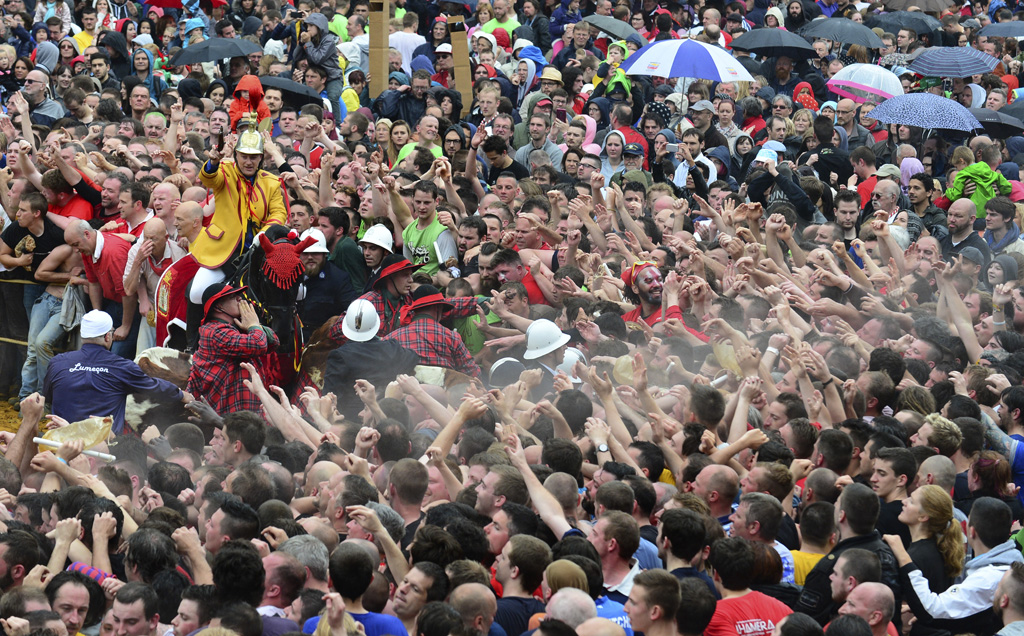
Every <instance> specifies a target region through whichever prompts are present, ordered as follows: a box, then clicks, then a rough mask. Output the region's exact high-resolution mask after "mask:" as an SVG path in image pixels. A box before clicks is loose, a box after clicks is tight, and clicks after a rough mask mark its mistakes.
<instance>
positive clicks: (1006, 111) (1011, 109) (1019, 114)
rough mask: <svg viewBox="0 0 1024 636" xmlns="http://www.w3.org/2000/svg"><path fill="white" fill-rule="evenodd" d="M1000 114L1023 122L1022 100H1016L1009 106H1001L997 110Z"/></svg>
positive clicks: (1023, 105)
mask: <svg viewBox="0 0 1024 636" xmlns="http://www.w3.org/2000/svg"><path fill="white" fill-rule="evenodd" d="M999 112H1000V114H1003V115H1009V116H1010V117H1014V118H1016V119H1019V120H1021V121H1024V99H1018V100H1016V101H1014V102H1013V103H1012V104H1010V105H1009V106H1003V107H1002V108H1000V109H999Z"/></svg>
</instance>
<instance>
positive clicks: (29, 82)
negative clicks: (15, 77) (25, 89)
mask: <svg viewBox="0 0 1024 636" xmlns="http://www.w3.org/2000/svg"><path fill="white" fill-rule="evenodd" d="M45 83H46V82H43V81H40V80H34V79H27V80H25V85H26V86H28V85H29V84H45Z"/></svg>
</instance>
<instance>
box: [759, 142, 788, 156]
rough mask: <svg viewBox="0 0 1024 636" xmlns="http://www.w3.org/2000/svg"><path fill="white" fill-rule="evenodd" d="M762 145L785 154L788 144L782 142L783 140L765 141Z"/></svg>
mask: <svg viewBox="0 0 1024 636" xmlns="http://www.w3.org/2000/svg"><path fill="white" fill-rule="evenodd" d="M761 147H762V148H765V149H767V150H774V151H775V152H779V153H783V154H784V153H785V152H786V144H784V143H782V142H781V141H766V142H764V145H762V146H761Z"/></svg>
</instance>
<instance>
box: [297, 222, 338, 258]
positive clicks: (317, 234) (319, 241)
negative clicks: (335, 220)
mask: <svg viewBox="0 0 1024 636" xmlns="http://www.w3.org/2000/svg"><path fill="white" fill-rule="evenodd" d="M309 236H312V237H313V238H315V239H316V243H313V244H312V245H310V246H309V247H307V248H306V249H304V250H303V251H302V253H303V254H330V253H331V250H329V249H327V238H326V237H324V233H323V232H322V231H320V228H316V227H311V228H309V229H308V230H306V231H305V232H303V233H302V235H301V236H299V238H300V239H301V240H305V239H306V237H309Z"/></svg>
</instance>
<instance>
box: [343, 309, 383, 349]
mask: <svg viewBox="0 0 1024 636" xmlns="http://www.w3.org/2000/svg"><path fill="white" fill-rule="evenodd" d="M378 331H380V315H379V314H378V313H377V309H376V308H375V307H374V306H373V303H371V302H370V301H368V300H366V299H365V298H356V299H355V300H353V301H352V303H351V304H350V305H349V306H348V310H347V311H346V312H345V319H344V320H343V321H342V323H341V333H343V334H345V337H346V338H348V339H349V340H352V341H355V342H366V341H367V340H371V339H373V337H374V336H376V335H377V332H378Z"/></svg>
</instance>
